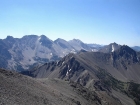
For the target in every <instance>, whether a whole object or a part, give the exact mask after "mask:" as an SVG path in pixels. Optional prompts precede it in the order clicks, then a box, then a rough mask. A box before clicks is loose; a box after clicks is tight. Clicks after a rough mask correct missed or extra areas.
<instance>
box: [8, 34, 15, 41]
mask: <svg viewBox="0 0 140 105" xmlns="http://www.w3.org/2000/svg"><path fill="white" fill-rule="evenodd" d="M6 39H8V40H9V39H14V37H13V36H10V35H8V36H7V37H6Z"/></svg>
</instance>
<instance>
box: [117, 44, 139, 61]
mask: <svg viewBox="0 0 140 105" xmlns="http://www.w3.org/2000/svg"><path fill="white" fill-rule="evenodd" d="M114 56H115V59H116V58H117V59H120V58H121V59H123V60H127V61H129V62H133V63H136V62H138V59H137V54H136V51H134V50H133V49H131V48H130V47H128V46H127V45H123V46H121V47H120V49H118V50H117V51H115V52H114Z"/></svg>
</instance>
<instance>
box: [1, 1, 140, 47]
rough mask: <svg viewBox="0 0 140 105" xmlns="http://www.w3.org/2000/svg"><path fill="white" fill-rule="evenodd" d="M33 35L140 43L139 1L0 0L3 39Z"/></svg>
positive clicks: (107, 42)
mask: <svg viewBox="0 0 140 105" xmlns="http://www.w3.org/2000/svg"><path fill="white" fill-rule="evenodd" d="M30 34H35V35H41V34H45V35H46V36H47V37H49V38H50V39H52V40H55V39H57V38H63V39H65V40H70V39H73V38H77V39H80V40H82V41H83V42H85V43H98V44H109V43H112V42H116V43H119V44H127V45H129V46H134V45H138V46H140V0H0V38H1V39H3V38H6V36H7V35H11V36H13V37H17V38H21V37H22V36H24V35H30Z"/></svg>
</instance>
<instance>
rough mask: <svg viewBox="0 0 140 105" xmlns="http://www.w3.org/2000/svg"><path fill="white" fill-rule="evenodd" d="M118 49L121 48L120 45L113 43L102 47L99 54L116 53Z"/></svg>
mask: <svg viewBox="0 0 140 105" xmlns="http://www.w3.org/2000/svg"><path fill="white" fill-rule="evenodd" d="M120 47H121V45H119V44H117V43H115V42H114V43H111V44H109V45H106V46H103V47H102V48H101V49H99V52H103V53H110V52H114V51H116V50H117V49H119V48H120Z"/></svg>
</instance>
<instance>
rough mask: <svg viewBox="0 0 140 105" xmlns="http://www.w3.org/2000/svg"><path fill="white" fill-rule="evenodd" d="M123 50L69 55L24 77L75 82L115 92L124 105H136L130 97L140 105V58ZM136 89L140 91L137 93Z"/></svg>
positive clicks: (36, 68) (25, 72) (126, 48)
mask: <svg viewBox="0 0 140 105" xmlns="http://www.w3.org/2000/svg"><path fill="white" fill-rule="evenodd" d="M115 45H116V46H117V44H111V45H110V46H113V47H114V48H115V47H116V46H115ZM119 47H120V48H118V49H117V50H114V51H112V49H111V50H109V51H110V52H109V53H103V52H87V51H83V50H82V51H80V52H79V53H77V54H69V55H67V56H65V57H63V58H62V59H61V60H60V61H57V62H49V63H45V64H44V65H41V66H37V67H35V68H33V69H32V70H30V71H24V72H22V73H23V74H24V75H28V76H31V77H34V78H59V79H63V80H70V81H74V82H76V83H80V84H81V85H82V86H84V87H86V88H89V89H92V90H96V89H97V90H102V91H106V92H108V93H110V92H111V93H112V94H113V96H114V97H117V98H119V99H120V100H121V102H122V103H124V105H134V103H133V101H132V99H129V98H128V97H127V96H129V97H135V98H134V101H135V102H136V103H139V102H140V101H138V100H139V95H135V94H136V93H137V92H138V88H139V87H140V85H138V84H140V61H139V59H140V56H139V54H138V53H136V51H134V50H133V49H131V48H130V47H128V46H126V45H123V46H119ZM116 48H117V47H116ZM135 86H136V90H133V89H134V87H135ZM120 91H121V92H123V94H124V96H122V93H121V92H120ZM133 92H134V93H133ZM124 97H125V98H124ZM125 99H127V101H126V100H125ZM128 100H129V101H128Z"/></svg>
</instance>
